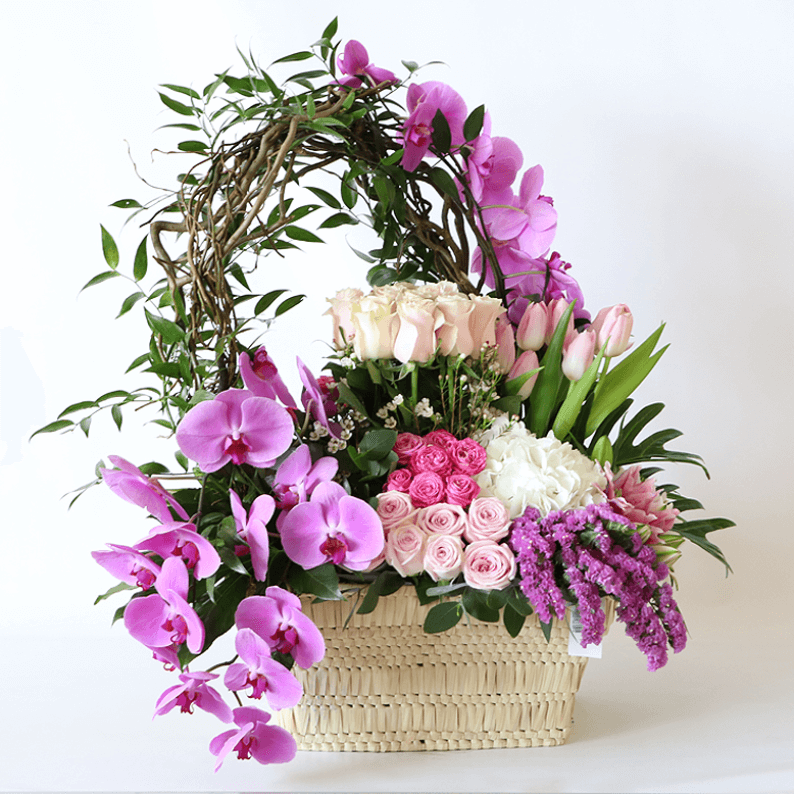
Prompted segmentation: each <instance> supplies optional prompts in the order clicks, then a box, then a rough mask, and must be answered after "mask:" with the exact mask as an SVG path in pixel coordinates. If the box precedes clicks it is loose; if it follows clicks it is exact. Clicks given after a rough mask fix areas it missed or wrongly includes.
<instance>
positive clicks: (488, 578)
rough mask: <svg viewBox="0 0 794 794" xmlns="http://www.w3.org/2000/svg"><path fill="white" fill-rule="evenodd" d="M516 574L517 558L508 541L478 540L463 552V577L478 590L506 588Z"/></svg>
mask: <svg viewBox="0 0 794 794" xmlns="http://www.w3.org/2000/svg"><path fill="white" fill-rule="evenodd" d="M515 575H516V558H515V555H514V554H513V552H512V551H511V550H510V548H509V546H508V545H507V544H506V543H495V542H494V541H492V540H477V541H475V542H474V543H470V544H469V545H468V546H466V550H465V551H464V553H463V578H464V579H465V580H466V584H467V585H469V586H470V587H476V588H477V589H478V590H504V589H505V587H507V586H508V585H509V584H510V582H511V581H512V580H513V577H514V576H515Z"/></svg>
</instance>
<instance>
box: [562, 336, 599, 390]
mask: <svg viewBox="0 0 794 794" xmlns="http://www.w3.org/2000/svg"><path fill="white" fill-rule="evenodd" d="M595 345H596V333H595V331H593V330H590V329H588V330H586V331H582V333H580V334H578V335H577V336H576V337H575V338H573V339H571V341H570V343H569V344H568V346H567V347H566V348H565V350H564V351H563V354H562V372H563V375H565V377H566V378H568V380H580V379H581V377H582V375H584V373H585V372H586V371H587V368H588V367H589V366H590V365H591V364H592V363H593V358H594V357H595Z"/></svg>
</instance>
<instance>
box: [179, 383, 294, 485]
mask: <svg viewBox="0 0 794 794" xmlns="http://www.w3.org/2000/svg"><path fill="white" fill-rule="evenodd" d="M294 429H295V426H294V423H293V421H292V417H291V416H290V414H289V412H288V411H287V409H286V408H283V407H282V406H280V405H279V404H278V403H277V402H276V401H275V400H271V399H268V398H267V397H256V396H254V395H253V394H252V393H251V392H250V391H246V390H245V389H228V390H227V391H225V392H222V393H221V394H219V395H218V396H217V397H216V398H215V399H214V400H207V401H205V402H201V403H199V404H198V405H194V406H193V407H192V408H191V409H190V410H189V411H188V412H187V413H186V414H185V416H184V418H183V419H182V421H181V422H180V423H179V427H177V430H176V441H177V444H179V448H180V449H181V450H182V452H183V453H184V454H185V455H187V457H189V458H190V459H191V460H194V461H196V463H198V465H199V467H200V468H201V470H202V471H205V472H207V473H210V472H214V471H218V469H220V468H222V467H223V466H225V465H226V464H227V463H229V462H230V461H231V462H232V463H234V464H235V465H236V466H239V465H240V464H243V463H248V464H250V465H251V466H256V467H257V468H266V467H267V466H272V465H273V463H275V461H276V458H278V456H279V455H281V454H283V453H284V452H286V451H287V449H289V445H290V444H291V443H292V437H293V434H294Z"/></svg>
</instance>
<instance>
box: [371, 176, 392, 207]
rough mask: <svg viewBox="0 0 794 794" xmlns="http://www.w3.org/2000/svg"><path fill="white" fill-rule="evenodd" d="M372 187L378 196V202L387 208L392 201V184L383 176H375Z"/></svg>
mask: <svg viewBox="0 0 794 794" xmlns="http://www.w3.org/2000/svg"><path fill="white" fill-rule="evenodd" d="M373 185H374V187H375V192H376V193H377V194H378V200H379V201H380V202H381V203H382V204H384V205H385V206H387V207H388V206H389V205H390V204H391V203H392V201H394V194H395V190H394V183H393V182H392V181H391V180H390V179H387V178H386V177H384V176H376V177H375V179H374V180H373Z"/></svg>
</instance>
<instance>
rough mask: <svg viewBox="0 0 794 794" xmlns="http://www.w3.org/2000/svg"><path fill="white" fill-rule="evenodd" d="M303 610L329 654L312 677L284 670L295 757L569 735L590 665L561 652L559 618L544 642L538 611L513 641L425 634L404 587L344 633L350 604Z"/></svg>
mask: <svg viewBox="0 0 794 794" xmlns="http://www.w3.org/2000/svg"><path fill="white" fill-rule="evenodd" d="M613 603H614V602H613V601H612V600H611V599H610V600H608V601H607V602H606V605H605V606H606V610H607V612H606V614H607V626H609V625H610V623H611V622H612V620H613V617H614V609H613V608H612V604H613ZM304 609H305V610H306V612H307V614H308V615H309V616H310V617H311V618H312V620H314V621H315V622H316V623H317V625H318V626H319V628H320V630H321V631H322V633H323V636H324V637H325V642H326V648H327V652H326V656H325V658H324V659H323V660H322V661H321V662H320V663H319V664H316V665H314V666H313V667H312V668H311V669H309V670H300V669H298V668H293V670H294V672H295V673H296V674H297V676H298V678H299V679H300V681H301V683H302V684H303V687H304V696H303V698H302V699H301V702H300V703H299V704H298V705H297V706H296V707H295V708H293V709H285V710H283V711H280V712H278V713H277V714H276V721H277V722H278V724H280V725H282V726H283V727H285V728H287V730H289V731H290V732H292V734H293V735H294V736H295V737H296V739H297V741H298V749H299V750H333V751H339V750H358V751H369V752H383V751H389V750H473V749H480V748H491V747H536V746H549V745H556V744H563V743H564V742H565V740H566V739H567V737H568V733H569V731H570V729H571V724H572V722H573V706H574V697H575V694H576V691H577V690H578V689H579V683H580V682H581V680H582V675H583V673H584V669H585V666H586V665H587V659H586V658H584V657H580V656H569V655H568V627H567V625H566V624H565V623H562V622H558V621H556V620H555V623H554V627H553V629H552V634H551V641H550V642H548V643H547V642H546V638H545V637H544V636H543V633H542V631H541V629H540V625H539V622H538V619H537V617H536V616H535V615H533V616H532V617H530V618H527V621H526V623H525V624H524V627H523V629H522V630H521V633H520V634H519V635H518V637H516V638H515V639H513V638H511V637H510V635H509V634H508V633H507V631H506V630H505V627H504V626H503V625H501V624H498V623H482V622H480V621H472V623H471V625H470V626H469V625H466V623H465V621H462V622H461V623H459V624H458V625H457V626H455V627H454V628H453V629H452V630H450V631H447V632H444V633H442V634H430V635H429V634H425V633H424V631H423V630H422V624H423V622H424V617H425V615H426V613H427V610H428V609H429V607H427V606H424V607H423V606H420V605H419V602H418V600H417V598H416V595H415V593H414V591H413V589H412V588H408V587H404V588H402V589H400V590H398V591H397V593H395V594H394V595H390V596H388V597H386V598H381V599H380V601H379V602H378V606H377V608H376V609H375V611H374V612H372V613H371V614H369V615H359V614H354V615H353V617H352V618H351V620H350V622H349V624H348V626H347V628H344V623H345V621H346V620H347V618H348V616H349V614H350V609H351V604H350V603H349V602H344V601H342V602H339V601H328V602H323V603H318V604H311V603H309V602H308V601H304Z"/></svg>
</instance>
